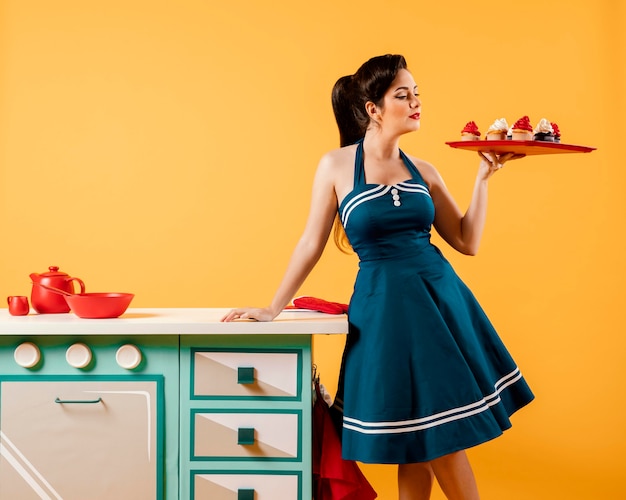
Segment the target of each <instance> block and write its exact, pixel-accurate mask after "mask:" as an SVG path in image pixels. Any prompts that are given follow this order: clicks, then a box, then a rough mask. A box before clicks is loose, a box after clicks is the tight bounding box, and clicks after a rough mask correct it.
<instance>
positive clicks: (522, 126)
mask: <svg viewBox="0 0 626 500" xmlns="http://www.w3.org/2000/svg"><path fill="white" fill-rule="evenodd" d="M511 139H513V140H514V141H532V139H533V126H532V125H531V124H530V118H528V116H522V117H521V118H520V119H519V120H517V121H516V122H515V123H514V124H513V126H512V127H511Z"/></svg>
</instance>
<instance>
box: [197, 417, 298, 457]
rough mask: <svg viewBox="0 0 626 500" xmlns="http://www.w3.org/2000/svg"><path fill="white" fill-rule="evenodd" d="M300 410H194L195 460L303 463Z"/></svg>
mask: <svg viewBox="0 0 626 500" xmlns="http://www.w3.org/2000/svg"><path fill="white" fill-rule="evenodd" d="M301 417H302V415H301V412H300V411H298V410H284V411H269V410H268V411H228V410H224V411H222V410H213V411H211V410H193V411H192V414H191V418H192V425H191V429H192V437H191V439H192V451H191V453H192V457H191V459H192V460H220V459H235V460H245V459H255V460H259V459H267V460H287V461H288V460H300V458H301V445H300V436H301V430H302V428H301V427H302V418H301Z"/></svg>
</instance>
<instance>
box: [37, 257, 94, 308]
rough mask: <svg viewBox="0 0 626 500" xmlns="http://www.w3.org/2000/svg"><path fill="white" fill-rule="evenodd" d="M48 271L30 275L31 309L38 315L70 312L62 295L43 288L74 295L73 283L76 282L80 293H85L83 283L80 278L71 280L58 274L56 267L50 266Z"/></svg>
mask: <svg viewBox="0 0 626 500" xmlns="http://www.w3.org/2000/svg"><path fill="white" fill-rule="evenodd" d="M48 269H49V271H48V272H47V273H41V274H37V273H32V274H31V275H30V279H31V280H32V282H33V289H32V292H31V296H30V303H31V305H32V306H33V309H34V310H35V311H37V312H38V313H40V314H45V313H48V314H50V313H67V312H70V308H69V306H68V305H67V302H66V301H65V297H64V296H63V295H61V294H60V293H57V292H54V291H51V290H49V289H46V288H44V287H46V286H48V287H52V288H56V289H58V290H63V291H64V292H69V293H74V281H76V282H77V283H78V284H79V285H80V293H85V283H83V281H82V280H81V279H80V278H72V277H71V276H70V275H69V274H67V273H63V272H60V271H59V268H58V267H57V266H50V267H49V268H48ZM41 285H43V286H41Z"/></svg>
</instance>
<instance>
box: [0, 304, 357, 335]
mask: <svg viewBox="0 0 626 500" xmlns="http://www.w3.org/2000/svg"><path fill="white" fill-rule="evenodd" d="M229 310H230V309H227V308H224V309H219V308H206V309H204V308H169V309H168V308H165V309H162V308H159V309H128V310H127V311H126V313H125V314H124V315H122V316H121V317H119V318H112V319H83V318H79V317H77V316H76V315H74V314H72V313H68V314H36V313H31V314H29V315H28V316H11V315H10V314H9V312H8V310H7V309H2V310H0V335H73V334H78V335H89V334H94V335H95V334H98V335H111V334H142V333H149V334H151V335H220V334H223V335H260V334H272V335H286V334H288V335H301V334H304V335H311V334H333V333H346V332H347V331H348V323H347V320H346V316H345V315H333V314H323V313H318V312H315V311H303V310H294V311H284V312H282V313H281V314H279V315H278V317H277V318H276V319H274V321H271V322H258V321H250V320H245V321H240V320H238V321H233V322H230V323H222V322H220V318H222V317H223V316H224V315H225V314H226V313H227V312H228V311H229Z"/></svg>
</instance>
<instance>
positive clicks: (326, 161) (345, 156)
mask: <svg viewBox="0 0 626 500" xmlns="http://www.w3.org/2000/svg"><path fill="white" fill-rule="evenodd" d="M355 155H356V145H351V146H345V147H342V148H335V149H331V150H330V151H327V152H326V153H325V154H324V155H322V157H321V159H320V162H319V169H321V170H326V171H337V170H342V169H346V168H348V169H351V168H352V167H353V166H354V158H355Z"/></svg>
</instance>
